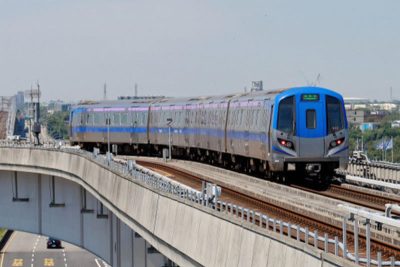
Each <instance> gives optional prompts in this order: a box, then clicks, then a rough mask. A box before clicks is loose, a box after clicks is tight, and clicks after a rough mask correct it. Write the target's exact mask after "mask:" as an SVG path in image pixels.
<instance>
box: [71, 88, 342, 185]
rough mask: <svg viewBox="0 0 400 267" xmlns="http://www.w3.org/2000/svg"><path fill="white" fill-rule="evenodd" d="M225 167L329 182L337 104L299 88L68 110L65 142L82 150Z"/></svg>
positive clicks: (335, 159)
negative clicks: (165, 155)
mask: <svg viewBox="0 0 400 267" xmlns="http://www.w3.org/2000/svg"><path fill="white" fill-rule="evenodd" d="M169 137H170V138H171V141H172V146H173V154H174V155H175V156H179V157H185V158H191V159H197V160H201V161H208V162H210V163H219V164H221V165H225V166H226V165H230V166H232V167H233V168H236V169H241V170H244V171H247V172H261V173H262V172H265V173H266V174H267V176H288V175H294V174H296V175H307V176H311V177H312V178H313V179H318V180H324V179H327V178H326V177H328V179H330V178H331V176H332V174H333V170H334V169H335V168H338V167H339V166H342V167H345V165H346V164H347V160H348V127H347V121H346V115H345V109H344V105H343V99H342V97H341V96H340V95H339V94H337V93H335V92H333V91H331V90H327V89H323V88H317V87H299V88H290V89H284V90H276V91H270V92H266V91H261V92H252V93H245V94H238V95H225V96H210V97H201V98H185V99H166V98H163V99H158V100H151V101H139V100H136V101H135V100H130V101H109V102H97V103H88V104H82V105H79V106H76V107H75V108H74V109H73V110H72V111H71V116H70V140H71V142H72V143H73V144H79V145H82V146H84V147H86V148H88V149H91V148H92V147H100V148H103V149H105V146H106V144H107V143H108V139H109V142H110V143H111V144H118V147H119V151H120V152H123V153H146V151H150V150H151V151H152V152H153V153H161V150H162V148H165V147H167V146H168V145H169Z"/></svg>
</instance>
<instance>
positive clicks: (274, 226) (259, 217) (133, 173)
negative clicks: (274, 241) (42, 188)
mask: <svg viewBox="0 0 400 267" xmlns="http://www.w3.org/2000/svg"><path fill="white" fill-rule="evenodd" d="M1 147H4V148H30V149H42V150H52V151H59V152H67V153H72V154H75V155H79V156H81V157H84V158H87V159H90V160H92V161H95V162H97V163H98V164H99V165H101V166H103V167H105V168H107V169H109V170H111V171H114V172H116V173H118V174H120V175H123V176H124V177H125V178H128V179H130V180H132V181H133V182H136V183H139V184H145V185H147V186H148V187H150V188H152V189H153V190H154V191H158V192H163V193H167V194H171V195H173V196H175V197H177V198H180V199H182V200H184V201H189V202H191V203H193V204H195V205H201V206H203V207H206V208H209V209H210V210H214V211H217V212H219V213H221V214H224V215H225V216H226V215H228V216H230V217H232V218H235V219H239V220H242V221H245V222H246V223H249V224H253V225H257V226H258V227H260V229H263V230H266V231H273V232H274V233H277V234H279V235H280V236H281V238H283V237H284V236H286V237H287V238H291V239H295V240H297V241H298V242H302V243H306V244H308V245H311V246H314V247H315V248H317V249H320V250H322V251H325V252H326V253H328V252H329V251H328V250H329V245H331V247H332V245H333V248H334V252H333V253H334V254H335V255H336V256H341V257H343V258H345V259H348V260H350V261H353V262H355V263H357V264H359V263H363V264H366V266H371V265H375V266H400V261H395V259H394V258H393V257H392V258H391V259H390V260H389V261H384V260H382V253H381V252H378V253H377V255H376V257H372V255H371V243H370V235H369V233H370V232H369V231H368V229H370V228H369V227H370V225H371V223H372V221H371V220H368V221H366V222H363V221H361V220H354V218H352V217H346V216H345V217H344V219H343V225H342V232H343V236H342V237H339V236H335V237H334V238H330V237H329V236H328V234H327V233H323V234H322V233H319V232H318V231H317V230H316V231H313V232H310V231H309V229H308V228H307V227H301V226H299V225H294V224H291V223H288V222H284V221H282V220H279V219H275V218H271V217H269V216H268V215H267V214H262V213H260V212H257V211H255V210H251V209H247V208H245V207H242V206H239V205H236V204H234V203H229V202H224V201H210V200H209V199H208V198H207V197H205V195H204V194H203V193H202V192H199V191H196V190H194V189H190V188H188V187H187V186H186V185H182V184H179V183H177V182H171V180H170V179H169V178H168V177H165V176H162V175H160V174H155V173H154V172H152V171H150V170H148V169H146V168H144V167H142V166H138V165H136V164H135V163H133V162H131V161H127V162H123V161H114V160H113V159H112V157H110V156H104V155H98V153H95V152H94V153H91V152H88V151H84V150H80V149H79V148H78V147H77V148H73V147H63V146H60V145H59V144H56V143H47V144H44V145H42V146H34V145H32V144H29V143H22V142H19V143H16V142H10V141H0V148H1ZM349 221H353V227H354V235H355V237H356V238H355V240H357V241H356V242H354V243H355V244H354V249H353V250H354V252H353V253H351V252H350V251H349V249H348V244H347V227H348V222H349ZM361 224H364V225H366V232H367V237H366V244H367V247H366V250H367V252H368V251H369V254H368V253H367V256H366V257H361V256H360V254H361V253H360V248H359V245H358V238H357V237H358V234H359V232H360V230H359V228H360V225H361ZM399 230H400V229H399Z"/></svg>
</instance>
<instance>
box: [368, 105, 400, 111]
mask: <svg viewBox="0 0 400 267" xmlns="http://www.w3.org/2000/svg"><path fill="white" fill-rule="evenodd" d="M370 106H371V109H373V110H386V111H390V112H391V111H395V110H397V109H398V106H397V104H394V103H373V104H371V105H370Z"/></svg>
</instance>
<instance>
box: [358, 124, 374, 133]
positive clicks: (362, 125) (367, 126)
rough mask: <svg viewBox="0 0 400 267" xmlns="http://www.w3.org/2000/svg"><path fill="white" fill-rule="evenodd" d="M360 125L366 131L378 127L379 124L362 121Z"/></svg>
mask: <svg viewBox="0 0 400 267" xmlns="http://www.w3.org/2000/svg"><path fill="white" fill-rule="evenodd" d="M359 127H360V130H361V131H362V132H365V131H369V130H373V129H376V128H377V127H378V125H377V124H376V123H373V122H367V123H362V124H361V125H360V126H359Z"/></svg>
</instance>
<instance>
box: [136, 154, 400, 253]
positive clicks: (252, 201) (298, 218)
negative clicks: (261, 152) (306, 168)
mask: <svg viewBox="0 0 400 267" xmlns="http://www.w3.org/2000/svg"><path fill="white" fill-rule="evenodd" d="M136 162H137V164H139V165H142V166H144V167H146V168H149V169H152V170H153V171H156V172H159V173H161V174H163V175H165V176H168V177H170V178H172V179H174V180H176V181H178V182H180V183H183V184H185V185H187V186H190V187H192V188H194V189H196V190H201V186H202V181H207V179H204V178H203V177H199V176H197V175H194V174H193V173H190V172H188V171H184V170H182V169H178V168H174V167H171V166H167V165H165V164H162V163H156V162H149V161H142V160H138V161H136ZM221 188H222V195H221V197H220V200H221V201H224V202H229V203H234V204H235V205H238V206H241V207H244V208H248V209H251V210H254V211H256V212H259V213H262V214H266V215H268V216H269V217H270V218H275V219H278V220H282V221H286V222H289V223H291V224H293V225H299V226H301V227H304V228H307V229H309V231H310V232H314V231H318V233H326V234H328V236H329V237H330V238H332V239H333V238H335V237H339V239H340V237H341V236H342V234H343V233H342V228H341V227H339V226H337V225H334V224H329V223H327V222H326V221H324V220H322V219H321V218H315V217H311V216H308V215H305V214H303V213H301V212H298V211H294V210H291V209H287V208H283V207H281V206H279V205H276V204H274V203H270V202H266V201H265V200H260V199H258V198H257V197H255V196H250V195H248V194H244V193H242V192H239V191H237V190H235V189H233V188H228V187H224V186H221ZM310 190H311V189H310ZM340 190H341V189H337V188H335V187H334V189H332V190H330V191H329V194H330V195H331V196H330V197H336V196H337V195H338V194H340V193H338V191H340ZM311 191H313V190H311ZM316 192H318V193H320V192H319V191H316ZM346 194H347V196H346V198H347V199H349V194H351V192H350V191H346ZM327 196H328V195H327ZM358 196H359V198H361V196H360V195H358ZM368 197H369V198H370V199H372V196H368ZM343 198H344V196H343ZM356 199H357V197H356ZM346 201H347V200H346ZM357 201H359V202H360V203H361V202H362V203H363V205H364V204H365V202H366V201H361V200H357ZM374 201H375V202H377V201H378V200H377V199H374ZM383 202H384V201H383ZM383 202H382V201H381V202H380V203H375V204H374V205H375V206H378V205H380V204H382V203H383ZM371 203H372V202H371ZM385 204H386V203H385ZM375 206H374V207H375ZM217 208H218V209H221V208H222V207H217ZM230 209H231V210H230V212H231V213H233V214H235V215H236V216H242V217H243V218H244V219H247V218H246V217H247V214H239V213H240V212H239V210H237V209H232V207H230ZM249 219H251V218H249ZM253 220H254V218H253ZM256 220H257V219H256ZM255 223H257V224H259V223H260V222H259V221H256V222H255ZM262 223H263V226H264V227H268V228H269V229H273V228H276V227H278V228H279V225H278V226H276V225H271V224H269V225H266V223H265V222H262ZM283 232H284V234H285V235H288V233H287V231H283ZM290 236H291V237H292V238H297V236H296V233H294V232H293V233H290ZM299 238H300V239H301V240H302V241H305V239H306V238H307V237H306V236H305V234H301V235H300V236H299ZM308 243H309V244H310V245H314V246H317V247H319V248H320V249H324V243H323V242H321V241H317V240H313V238H308ZM358 243H359V247H360V251H359V253H361V254H362V253H364V252H365V251H366V243H365V235H364V234H363V233H360V234H359V240H358ZM347 244H348V250H349V251H350V252H353V249H352V248H354V235H353V231H352V230H351V229H349V228H348V230H347ZM328 251H329V252H331V253H335V247H334V245H329V246H328ZM378 251H380V252H381V253H382V258H383V259H387V260H389V259H390V257H395V258H400V247H399V246H396V245H394V244H389V243H386V242H384V241H382V240H379V239H376V238H374V237H372V238H371V253H372V255H374V254H375V255H376V254H377V252H378ZM339 255H340V254H339Z"/></svg>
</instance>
